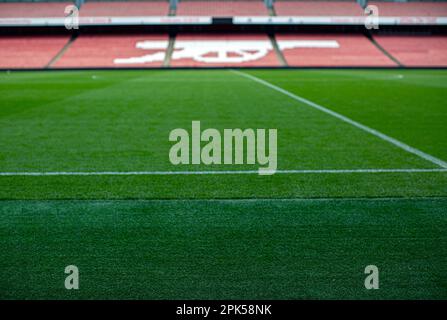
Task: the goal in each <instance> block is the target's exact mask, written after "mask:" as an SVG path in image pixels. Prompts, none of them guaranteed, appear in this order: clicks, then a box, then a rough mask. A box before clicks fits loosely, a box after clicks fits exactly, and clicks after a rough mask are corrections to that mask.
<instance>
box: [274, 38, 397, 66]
mask: <svg viewBox="0 0 447 320" xmlns="http://www.w3.org/2000/svg"><path fill="white" fill-rule="evenodd" d="M276 40H277V42H278V45H279V47H280V48H281V47H282V44H281V42H282V41H284V40H288V41H293V40H301V41H303V40H326V41H330V40H332V41H336V42H337V43H338V47H337V48H295V49H282V52H283V55H284V57H285V59H286V61H287V63H288V65H289V66H295V67H348V66H349V67H351V66H352V67H354V66H365V67H389V66H395V65H396V64H395V63H394V62H393V61H392V60H390V59H389V58H388V57H387V56H386V55H384V54H383V53H382V52H381V51H380V50H379V49H378V48H377V47H376V46H374V44H373V43H372V42H371V41H370V40H369V39H368V38H366V37H365V36H363V35H298V34H297V35H292V34H288V35H285V34H283V35H281V34H278V35H277V36H276Z"/></svg>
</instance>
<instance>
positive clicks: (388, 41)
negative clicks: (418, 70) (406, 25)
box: [375, 36, 447, 67]
mask: <svg viewBox="0 0 447 320" xmlns="http://www.w3.org/2000/svg"><path fill="white" fill-rule="evenodd" d="M375 39H376V41H377V42H378V43H379V44H380V45H381V46H382V47H383V48H384V49H385V50H386V51H388V52H389V53H390V54H391V55H393V56H394V57H395V58H396V59H397V60H399V62H400V63H402V64H403V65H405V66H413V67H415V66H419V67H447V36H376V37H375Z"/></svg>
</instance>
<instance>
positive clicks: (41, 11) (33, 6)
mask: <svg viewBox="0 0 447 320" xmlns="http://www.w3.org/2000/svg"><path fill="white" fill-rule="evenodd" d="M71 4H73V2H68V1H67V2H13V3H4V2H2V3H0V18H62V17H64V10H65V7H66V6H68V5H71Z"/></svg>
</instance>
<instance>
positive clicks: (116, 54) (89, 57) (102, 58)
mask: <svg viewBox="0 0 447 320" xmlns="http://www.w3.org/2000/svg"><path fill="white" fill-rule="evenodd" d="M142 41H157V42H159V43H161V44H162V46H163V48H161V49H157V50H153V51H147V50H142V49H139V48H137V43H139V42H142ZM167 43H168V36H167V35H98V36H97V35H91V36H90V35H85V36H80V37H79V38H77V39H76V41H75V42H74V43H73V44H72V45H71V47H70V49H69V50H68V51H67V52H66V53H65V54H64V55H63V56H62V58H61V59H59V61H57V63H56V64H55V67H70V68H77V67H91V68H92V67H145V66H153V67H157V66H161V65H162V64H163V57H162V58H161V59H158V60H157V61H153V62H144V63H116V61H115V59H128V58H134V57H141V56H144V55H147V54H150V53H154V52H158V53H159V54H163V55H164V53H165V51H166V47H167Z"/></svg>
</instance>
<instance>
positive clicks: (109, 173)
mask: <svg viewBox="0 0 447 320" xmlns="http://www.w3.org/2000/svg"><path fill="white" fill-rule="evenodd" d="M419 172H447V169H322V170H276V171H275V174H276V173H279V174H319V173H329V174H337V173H338V174H340V173H419ZM224 174H225V175H228V174H235V175H236V174H256V175H257V174H259V172H258V170H227V171H217V170H216V171H96V172H95V171H91V172H88V171H87V172H82V171H80V172H67V171H61V172H57V171H52V172H51V171H50V172H0V176H171V175H224Z"/></svg>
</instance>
